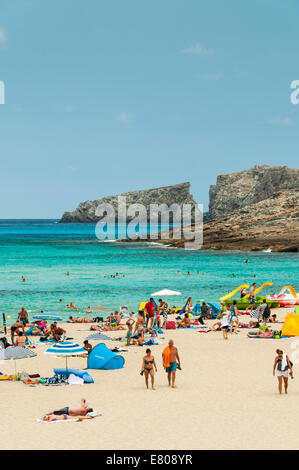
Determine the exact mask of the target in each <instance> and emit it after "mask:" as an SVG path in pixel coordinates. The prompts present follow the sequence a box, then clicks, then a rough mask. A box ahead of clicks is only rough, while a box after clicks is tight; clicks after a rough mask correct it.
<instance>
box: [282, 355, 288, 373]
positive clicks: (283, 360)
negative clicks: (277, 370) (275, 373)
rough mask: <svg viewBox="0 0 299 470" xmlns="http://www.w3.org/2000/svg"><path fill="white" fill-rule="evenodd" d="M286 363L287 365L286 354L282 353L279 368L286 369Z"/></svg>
mask: <svg viewBox="0 0 299 470" xmlns="http://www.w3.org/2000/svg"><path fill="white" fill-rule="evenodd" d="M287 365H288V361H287V355H286V354H283V355H282V361H281V370H286V368H287Z"/></svg>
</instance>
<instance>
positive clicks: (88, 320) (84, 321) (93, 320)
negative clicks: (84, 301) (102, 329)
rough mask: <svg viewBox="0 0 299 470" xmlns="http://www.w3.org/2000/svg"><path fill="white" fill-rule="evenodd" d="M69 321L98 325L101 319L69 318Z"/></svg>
mask: <svg viewBox="0 0 299 470" xmlns="http://www.w3.org/2000/svg"><path fill="white" fill-rule="evenodd" d="M69 319H70V321H71V322H72V323H97V320H98V319H99V317H96V318H87V317H81V318H74V317H69Z"/></svg>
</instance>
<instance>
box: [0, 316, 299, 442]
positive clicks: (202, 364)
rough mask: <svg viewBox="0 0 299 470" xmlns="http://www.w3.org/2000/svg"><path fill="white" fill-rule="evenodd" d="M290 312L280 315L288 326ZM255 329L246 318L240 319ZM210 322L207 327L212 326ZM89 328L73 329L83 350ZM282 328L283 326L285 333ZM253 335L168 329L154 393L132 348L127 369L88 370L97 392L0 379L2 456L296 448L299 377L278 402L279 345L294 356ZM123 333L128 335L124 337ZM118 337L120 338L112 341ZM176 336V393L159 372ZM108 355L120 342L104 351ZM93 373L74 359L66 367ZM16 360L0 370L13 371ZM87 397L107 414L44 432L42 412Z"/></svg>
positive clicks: (29, 365)
mask: <svg viewBox="0 0 299 470" xmlns="http://www.w3.org/2000/svg"><path fill="white" fill-rule="evenodd" d="M292 311H293V309H292V308H289V309H287V308H285V309H280V310H278V309H276V313H277V312H279V316H280V318H284V317H285V315H286V313H287V312H292ZM242 318H243V319H244V321H248V316H243V317H242ZM209 323H210V322H209ZM89 327H90V325H83V324H78V325H69V324H67V325H66V328H67V332H68V334H69V335H70V336H73V337H74V339H75V340H76V341H77V342H80V343H81V342H82V340H83V339H85V337H86V336H87V335H88V334H89V331H88V329H89ZM278 327H279V328H280V327H281V325H278ZM247 332H248V330H245V329H244V330H241V331H240V333H239V334H238V335H233V336H232V337H231V336H230V337H229V340H228V341H224V340H223V338H222V333H221V332H216V333H213V332H211V333H208V334H205V333H197V332H196V331H195V330H176V331H173V330H172V331H167V332H166V334H165V339H164V340H163V345H159V346H152V352H153V354H154V356H155V357H156V362H157V365H158V373H157V374H156V390H155V391H152V390H146V389H145V385H144V378H143V377H141V376H140V375H139V372H140V368H141V360H142V356H143V354H144V353H145V348H139V347H137V346H132V347H130V348H129V352H126V353H123V355H124V357H125V359H126V363H125V367H124V368H123V369H121V370H114V371H90V372H91V374H92V376H93V377H94V380H95V384H86V385H83V386H79V385H73V386H71V385H68V386H59V387H55V386H54V387H45V386H42V385H36V386H34V387H31V386H28V385H24V384H23V383H21V382H6V381H1V382H0V387H1V428H0V439H1V441H0V443H1V444H0V447H1V449H115V450H117V449H145V448H148V447H150V448H152V449H274V448H276V449H298V448H299V437H298V436H299V407H298V402H299V367H298V366H297V367H298V377H297V370H296V366H295V367H294V374H295V379H294V380H290V381H289V382H290V383H289V385H290V386H289V395H287V396H285V395H282V396H279V395H278V392H277V379H276V378H274V377H273V375H272V367H273V361H274V357H275V350H276V348H277V347H279V348H281V349H283V350H284V351H285V352H287V353H288V354H291V353H292V349H291V343H292V342H293V340H292V339H281V340H272V339H248V338H247V337H246V334H247ZM121 333H123V334H125V332H121ZM113 336H120V335H119V333H113ZM170 338H172V339H174V341H175V344H176V346H177V347H178V349H179V353H180V356H181V363H182V369H183V370H182V371H178V372H177V385H178V388H177V389H170V388H169V387H168V385H167V377H166V374H165V372H164V370H163V368H162V364H161V352H162V350H163V348H164V347H165V345H166V344H167V341H168V340H169V339H170ZM106 344H107V345H108V346H109V347H111V346H116V345H120V343H118V342H115V341H114V342H111V343H106ZM45 349H46V346H44V345H42V346H38V347H37V353H38V356H37V357H36V358H33V359H24V360H20V361H18V363H17V364H18V370H19V371H22V370H26V371H27V372H28V373H40V374H41V375H42V376H51V375H53V367H64V364H65V360H64V359H63V358H57V357H52V356H48V355H46V354H44V353H43V352H44V350H45ZM85 366H86V360H85V359H83V358H70V359H69V367H70V368H71V367H72V368H77V369H81V368H84V367H85ZM13 370H14V365H13V362H12V361H5V362H2V363H0V371H2V372H4V373H13ZM81 397H86V399H87V401H88V403H89V404H90V406H92V407H93V408H94V409H95V410H97V411H99V412H101V413H102V416H100V417H98V418H96V419H93V420H90V421H89V420H88V421H84V422H70V423H67V422H66V423H59V422H58V423H53V424H39V423H37V422H36V421H35V420H36V418H39V417H41V416H42V414H43V413H45V412H47V411H50V410H53V409H57V408H60V407H63V406H66V405H70V406H76V405H78V404H79V403H80V399H81Z"/></svg>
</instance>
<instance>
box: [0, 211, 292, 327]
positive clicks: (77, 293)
mask: <svg viewBox="0 0 299 470" xmlns="http://www.w3.org/2000/svg"><path fill="white" fill-rule="evenodd" d="M246 258H248V259H249V263H248V264H244V262H243V261H244V259H246ZM178 270H179V271H181V274H177V271H178ZM67 271H69V272H70V275H69V276H67V275H66V273H67ZM188 271H190V273H191V274H190V275H187V272H188ZM196 271H199V274H197V273H196ZM116 272H118V273H119V274H120V276H119V277H117V278H112V277H110V276H111V275H114V274H115V273H116ZM233 274H235V277H233ZM254 274H255V275H256V277H255V278H254V277H253V276H254ZM22 275H23V276H24V277H25V279H26V283H22V282H21V276H22ZM105 276H106V277H105ZM254 281H256V282H257V284H258V285H260V284H262V283H264V282H266V281H272V282H273V283H274V285H273V287H270V288H265V289H264V290H263V293H265V294H267V293H274V292H275V293H277V292H278V291H279V290H280V289H281V287H282V286H284V285H292V286H293V287H294V288H295V290H296V291H297V292H298V291H299V254H298V253H263V252H253V253H250V252H249V253H244V252H242V253H241V252H218V251H217V252H213V251H186V250H177V249H172V248H164V247H159V246H157V245H155V244H138V243H135V244H124V243H118V242H116V243H113V242H99V241H98V240H97V238H96V237H95V225H94V224H58V223H57V221H53V220H0V310H1V311H0V313H2V312H5V313H6V314H7V315H10V316H11V317H12V319H15V317H16V314H17V313H18V311H19V309H20V307H22V306H25V308H26V309H27V310H31V311H32V312H37V311H38V310H40V309H42V310H43V311H47V312H52V313H58V314H60V315H61V316H62V317H63V318H64V319H67V318H68V316H69V315H70V310H69V309H67V308H66V305H67V304H68V303H69V302H70V301H72V302H73V303H74V304H75V305H77V306H78V307H79V309H80V313H82V314H83V313H84V312H85V309H86V308H87V307H88V306H91V307H93V306H96V305H104V306H106V307H108V308H109V309H110V310H114V309H118V308H119V307H120V306H121V305H127V306H128V307H129V309H130V310H132V311H136V310H137V309H138V305H139V302H140V301H142V300H146V299H148V298H149V296H150V295H151V294H152V293H153V292H155V291H157V290H161V289H164V288H168V289H171V290H176V291H180V292H181V293H182V295H181V296H179V297H170V298H168V301H169V304H170V305H171V306H172V305H176V306H179V305H181V304H183V303H184V300H185V299H186V297H187V296H191V297H192V298H193V299H194V300H197V299H204V300H207V301H218V299H219V297H220V296H221V295H224V294H225V293H227V292H230V291H231V290H233V289H234V288H236V287H237V286H238V285H239V284H243V283H248V284H250V283H252V282H254ZM60 298H61V299H63V302H62V303H59V299H60Z"/></svg>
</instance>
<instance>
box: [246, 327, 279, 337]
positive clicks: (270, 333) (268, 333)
mask: <svg viewBox="0 0 299 470" xmlns="http://www.w3.org/2000/svg"><path fill="white" fill-rule="evenodd" d="M247 336H248V338H256V337H258V338H273V337H274V332H273V331H271V330H268V329H267V330H266V331H265V330H257V331H249V333H247Z"/></svg>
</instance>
